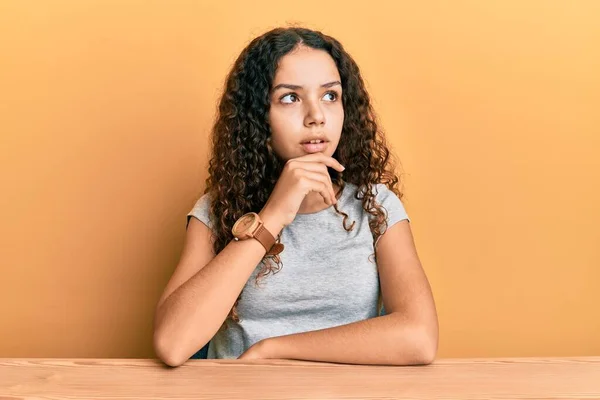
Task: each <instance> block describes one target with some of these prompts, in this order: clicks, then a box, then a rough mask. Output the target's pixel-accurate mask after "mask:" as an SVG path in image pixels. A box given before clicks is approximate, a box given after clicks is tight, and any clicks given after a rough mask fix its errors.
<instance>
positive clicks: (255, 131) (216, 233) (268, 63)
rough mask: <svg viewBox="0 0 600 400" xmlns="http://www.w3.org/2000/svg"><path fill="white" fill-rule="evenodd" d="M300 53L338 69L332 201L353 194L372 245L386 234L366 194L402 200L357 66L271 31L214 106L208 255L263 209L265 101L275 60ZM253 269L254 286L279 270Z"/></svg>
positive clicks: (276, 163)
mask: <svg viewBox="0 0 600 400" xmlns="http://www.w3.org/2000/svg"><path fill="white" fill-rule="evenodd" d="M299 45H303V46H308V47H311V48H313V49H319V50H324V51H326V52H327V53H329V55H330V56H331V57H332V58H333V60H334V61H335V63H336V66H337V68H338V71H339V74H340V77H341V83H342V93H343V95H342V101H343V103H342V104H343V107H344V116H345V117H344V123H343V127H342V133H341V137H340V141H339V145H338V147H337V149H336V151H335V153H334V154H333V158H335V159H336V160H338V161H339V162H340V163H341V164H342V165H344V166H345V167H346V169H345V170H344V172H343V173H339V172H337V171H335V170H334V169H332V168H328V170H329V174H330V176H331V179H332V182H334V183H335V184H336V185H338V186H339V187H340V190H339V191H338V193H337V196H339V195H340V193H341V191H342V190H343V188H344V185H345V182H350V183H352V184H354V185H356V186H357V187H358V190H357V193H356V194H355V198H356V199H357V200H362V207H363V209H364V210H365V211H366V212H367V213H369V214H370V215H372V216H373V218H370V220H369V225H370V227H371V232H372V235H373V243H375V242H376V241H377V238H378V237H379V236H381V235H382V234H383V233H384V232H385V229H387V227H386V226H385V225H386V222H385V213H384V210H383V209H382V207H381V205H379V204H377V203H376V201H375V194H374V193H373V190H372V189H373V187H374V186H375V185H376V184H378V183H383V184H385V185H386V186H387V187H388V188H389V189H390V190H391V191H393V192H394V193H395V194H396V195H397V196H398V197H399V198H402V193H401V192H400V190H399V189H398V188H397V185H398V183H399V179H398V177H397V176H396V174H395V172H394V171H395V165H394V164H395V162H394V160H393V159H394V157H393V156H392V154H391V153H390V151H389V149H388V147H387V145H386V141H385V138H384V135H383V133H382V131H381V130H380V129H379V128H378V124H377V118H376V115H375V113H374V111H373V108H372V105H371V102H370V98H369V95H368V93H367V90H366V89H365V84H364V82H363V79H362V77H361V74H360V71H359V68H358V65H357V64H356V62H355V61H354V60H353V59H352V57H351V56H350V55H349V54H348V53H347V52H346V51H345V50H344V48H343V46H342V44H341V43H340V42H339V41H337V40H336V39H334V38H333V37H331V36H327V35H325V34H323V33H321V32H318V31H313V30H310V29H305V28H301V27H288V28H276V29H273V30H271V31H269V32H266V33H264V34H263V35H261V36H259V37H257V38H255V39H254V40H252V41H251V42H250V43H249V44H248V46H246V48H245V49H244V50H243V51H242V52H241V54H240V55H239V57H238V58H237V60H236V61H235V63H234V65H233V67H232V69H231V71H230V72H229V74H228V75H227V78H226V82H225V87H224V93H223V95H222V97H221V99H220V102H219V104H218V109H217V115H216V118H215V123H214V126H213V128H212V135H211V146H212V154H211V158H210V161H209V168H208V171H209V176H208V178H207V179H206V188H205V191H204V193H205V194H209V196H210V199H211V205H210V211H209V214H210V218H211V221H212V223H213V233H212V234H213V248H214V252H215V254H218V253H219V252H220V251H221V250H223V249H224V248H225V246H227V244H228V243H229V242H230V241H231V240H232V239H233V234H232V232H231V229H232V227H233V225H234V223H235V222H236V220H237V219H238V218H240V217H241V216H242V215H244V214H246V213H248V212H259V211H260V210H261V209H262V208H263V207H264V205H265V203H266V202H267V200H268V198H269V196H270V194H271V192H272V191H273V188H274V187H275V184H276V182H277V179H278V178H279V176H280V174H281V172H282V169H283V166H284V163H283V161H282V160H280V159H279V158H278V156H277V155H276V154H275V153H274V152H273V150H272V148H271V146H270V136H271V128H270V126H269V122H268V121H269V107H270V99H269V93H270V91H271V88H272V83H273V79H274V77H275V72H276V70H277V66H278V62H279V60H280V59H281V58H282V57H283V56H284V55H286V54H288V53H289V52H291V51H292V50H294V49H295V48H296V47H297V46H299ZM334 208H335V211H336V213H338V214H339V215H341V216H342V218H341V220H340V225H341V226H342V227H343V228H344V229H346V230H347V231H350V230H352V229H353V228H354V223H352V224H348V221H347V220H348V215H347V214H346V213H344V212H343V211H341V210H339V209H338V207H337V204H336V205H334ZM373 256H374V254H373ZM260 265H261V269H260V271H259V272H258V273H257V275H256V283H258V281H259V280H260V279H261V278H263V277H265V276H267V275H269V274H270V273H273V274H274V273H276V272H278V271H279V270H280V269H281V268H282V266H283V265H282V262H281V260H280V259H279V257H277V256H275V257H273V256H265V257H264V258H263V260H262V261H261V263H260ZM241 295H242V293H240V296H239V297H238V299H237V300H236V301H235V303H234V305H233V307H232V309H231V310H230V312H229V315H228V316H227V318H226V319H225V321H224V323H223V326H224V327H225V329H227V327H226V325H227V321H228V320H233V321H236V322H239V320H240V319H239V315H238V313H237V306H238V303H239V301H240V298H241ZM381 306H382V300H381V294H380V296H379V299H378V304H377V309H378V310H381Z"/></svg>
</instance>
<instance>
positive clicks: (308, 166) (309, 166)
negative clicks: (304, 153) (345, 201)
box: [290, 161, 337, 202]
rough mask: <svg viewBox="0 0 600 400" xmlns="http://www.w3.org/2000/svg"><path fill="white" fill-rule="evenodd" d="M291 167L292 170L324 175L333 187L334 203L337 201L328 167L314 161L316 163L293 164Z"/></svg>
mask: <svg viewBox="0 0 600 400" xmlns="http://www.w3.org/2000/svg"><path fill="white" fill-rule="evenodd" d="M290 166H291V167H292V168H296V169H302V170H305V171H311V172H317V173H320V174H323V175H324V176H325V177H327V180H328V181H329V186H330V187H331V197H332V199H333V200H334V202H337V201H336V196H335V191H334V190H333V182H332V181H331V176H330V175H329V171H328V170H327V166H326V165H325V164H323V163H321V162H318V161H314V162H306V161H305V162H292V163H290Z"/></svg>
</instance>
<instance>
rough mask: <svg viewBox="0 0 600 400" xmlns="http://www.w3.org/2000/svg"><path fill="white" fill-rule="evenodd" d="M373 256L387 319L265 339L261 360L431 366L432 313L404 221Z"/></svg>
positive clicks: (434, 350) (435, 325)
mask: <svg viewBox="0 0 600 400" xmlns="http://www.w3.org/2000/svg"><path fill="white" fill-rule="evenodd" d="M376 255H377V265H378V268H379V274H380V282H381V290H382V295H383V302H384V306H385V309H386V311H387V313H388V314H387V315H385V316H381V317H376V318H372V319H368V320H365V321H359V322H355V323H352V324H348V325H342V326H337V327H334V328H328V329H322V330H317V331H311V332H304V333H298V334H293V335H286V336H279V337H274V338H269V339H267V340H265V341H264V342H259V343H258V347H259V348H260V350H259V352H260V353H261V355H262V356H263V357H267V358H290V359H298V360H312V361H325V362H339V363H348V364H390V365H413V364H429V363H431V362H433V360H434V359H435V355H436V353H437V346H438V321H437V314H436V310H435V304H434V300H433V296H432V293H431V289H430V286H429V283H428V281H427V278H426V276H425V273H424V272H423V269H422V267H421V264H420V262H419V258H418V256H417V252H416V249H415V245H414V241H413V237H412V233H411V230H410V225H409V223H408V221H406V220H405V221H401V222H398V223H396V224H395V225H393V226H392V227H391V228H390V229H389V230H388V231H387V232H386V233H385V234H384V235H383V236H382V237H381V239H380V241H379V243H378V245H377V249H376ZM249 351H250V350H249ZM242 358H244V357H243V356H242Z"/></svg>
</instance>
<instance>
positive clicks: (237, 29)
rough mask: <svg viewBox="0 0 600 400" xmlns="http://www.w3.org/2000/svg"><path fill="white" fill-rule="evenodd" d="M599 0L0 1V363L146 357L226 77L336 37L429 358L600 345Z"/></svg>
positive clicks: (596, 349)
mask: <svg viewBox="0 0 600 400" xmlns="http://www.w3.org/2000/svg"><path fill="white" fill-rule="evenodd" d="M599 18H600V2H598V1H594V0H590V1H572V2H571V1H527V0H526V1H522V0H511V1H475V0H473V1H453V2H446V1H439V2H429V1H424V2H417V1H402V2H396V1H388V2H363V1H356V2H354V3H353V2H348V1H332V2H329V1H322V0H318V1H302V2H282V1H268V2H265V1H263V2H260V1H259V2H246V1H239V2H236V1H231V0H229V1H220V2H201V1H166V0H165V1H141V0H140V1H132V0H128V1H121V0H119V1H117V0H114V1H91V0H88V1H76V0H72V1H18V0H9V1H7V0H3V1H1V2H0V43H1V44H0V54H1V56H0V57H1V60H0V88H1V89H0V113H1V114H0V116H1V125H0V131H1V142H0V149H1V150H0V156H1V168H0V182H1V190H2V193H1V196H0V213H1V214H0V217H1V221H2V222H1V225H0V226H1V228H0V229H1V230H0V246H1V252H0V255H1V259H0V263H1V279H0V356H2V357H153V356H154V354H153V350H152V345H151V343H152V341H151V336H152V317H153V312H154V305H155V303H156V301H157V300H158V297H159V295H160V293H161V291H162V289H163V287H164V285H165V284H166V282H167V280H168V278H169V276H170V275H171V272H172V271H173V269H174V267H175V265H176V263H177V261H178V258H179V254H180V251H181V248H182V245H183V238H184V233H185V229H184V227H185V214H186V213H187V212H188V211H189V210H190V209H191V207H192V206H193V203H194V202H195V200H196V199H197V197H198V196H199V195H200V193H201V192H202V189H203V188H204V179H205V178H206V163H207V150H208V149H207V135H208V131H209V129H210V126H211V123H212V119H213V116H214V111H215V103H216V101H217V99H218V97H219V94H220V91H221V87H222V83H223V81H224V78H225V75H226V73H227V72H228V70H229V67H230V65H231V64H232V63H233V61H234V60H235V58H236V57H237V55H238V54H239V52H240V51H241V50H242V48H243V47H244V46H245V45H246V44H247V43H248V42H249V40H251V39H252V38H253V37H255V36H257V35H259V34H261V33H263V32H264V31H266V30H267V29H270V28H273V27H275V26H278V25H285V24H287V23H295V24H303V25H306V26H308V27H310V28H314V29H320V30H323V31H324V32H325V33H328V34H331V35H333V36H335V37H336V38H338V39H339V40H340V41H341V42H342V43H343V44H344V45H345V47H346V49H347V50H348V51H349V52H350V53H351V54H352V55H353V57H354V58H355V59H356V60H357V62H358V63H359V66H360V67H361V69H362V72H363V74H364V78H365V80H366V81H367V83H368V88H369V90H370V93H371V95H372V96H373V99H374V105H375V108H376V111H377V112H378V114H379V116H380V119H381V123H382V126H383V128H384V129H385V131H386V132H387V135H388V137H389V139H390V143H391V145H392V146H393V149H394V151H395V153H396V154H397V156H398V157H399V159H400V160H401V162H402V171H404V175H403V179H404V190H405V193H406V197H405V199H404V202H405V205H406V208H407V210H408V212H409V215H410V216H411V218H412V228H413V231H414V234H415V239H416V242H417V248H418V250H419V254H420V256H421V260H422V263H423V266H424V268H425V269H426V272H427V274H428V276H429V279H430V281H431V284H432V287H433V290H434V294H435V299H436V303H437V308H438V312H439V318H440V334H441V337H440V349H439V353H438V356H439V357H492V356H571V355H599V354H600V311H599V306H600V291H599V290H598V286H599V283H600V273H599V267H600V251H599V249H598V246H599V245H600V228H599V226H600V73H599V71H600V55H599V53H600V50H599V49H600V23H598V21H599Z"/></svg>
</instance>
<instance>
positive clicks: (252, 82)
mask: <svg viewBox="0 0 600 400" xmlns="http://www.w3.org/2000/svg"><path fill="white" fill-rule="evenodd" d="M211 155H212V158H211V160H210V164H209V177H208V179H207V181H206V184H207V185H206V190H205V192H204V193H205V194H204V195H203V196H201V197H200V199H198V201H197V202H196V204H195V206H194V207H193V209H192V210H191V212H190V213H189V214H188V216H187V221H188V225H187V236H186V241H185V245H184V249H183V252H182V255H181V259H180V261H179V263H178V265H177V268H176V270H175V272H174V273H173V276H172V277H171V279H170V280H169V282H168V284H167V286H166V288H165V290H164V293H163V295H162V297H161V298H160V300H159V302H158V305H157V308H156V316H155V329H154V347H155V350H156V353H157V355H158V357H159V358H160V359H161V360H163V361H164V362H165V363H166V364H168V365H171V366H178V365H181V364H183V363H184V362H185V361H186V360H187V359H189V358H190V357H191V356H192V355H194V354H195V353H196V352H198V350H199V349H201V348H203V346H205V345H207V343H208V344H209V346H208V358H241V359H257V358H263V359H266V358H280V359H298V360H313V361H325V362H338V363H351V364H390V365H409V364H428V363H431V362H432V361H433V360H434V358H435V355H436V352H437V344H438V321H437V314H436V310H435V305H434V301H433V296H432V293H431V290H430V286H429V283H428V281H427V278H426V276H425V274H424V272H423V269H422V267H421V264H420V262H419V258H418V256H417V252H416V250H415V245H414V242H413V237H412V234H411V229H410V225H409V218H408V216H407V214H406V211H405V209H404V207H403V205H402V202H401V201H400V198H401V197H402V195H401V193H400V192H399V191H398V189H397V188H396V186H397V184H398V177H397V176H396V175H395V173H394V166H393V165H392V164H391V163H390V160H389V158H390V152H389V150H388V149H387V147H386V144H385V140H384V137H383V134H382V133H381V131H380V129H379V128H378V126H377V124H376V118H375V115H374V112H373V110H372V107H371V104H370V100H369V95H368V94H367V91H366V89H365V85H364V82H363V80H362V78H361V75H360V71H359V68H358V66H357V64H356V62H355V61H354V60H353V59H352V57H351V56H350V55H349V54H348V53H347V52H346V51H345V50H344V48H343V47H342V45H341V44H340V42H338V41H337V40H335V39H334V38H332V37H330V36H327V35H324V34H322V33H320V32H315V31H312V30H308V29H302V28H278V29H274V30H272V31H269V32H267V33H265V34H263V35H262V36H260V37H258V38H256V39H254V40H253V41H252V42H251V43H250V44H249V45H248V46H247V47H246V48H245V49H244V50H243V51H242V53H241V54H240V56H239V57H238V59H237V61H236V62H235V64H234V66H233V68H232V70H231V72H230V73H229V75H228V76H227V80H226V86H225V90H224V94H223V96H222V98H221V100H220V104H219V109H218V114H217V118H216V122H215V124H214V127H213V130H212V154H211ZM192 217H193V218H192ZM382 306H383V308H382Z"/></svg>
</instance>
